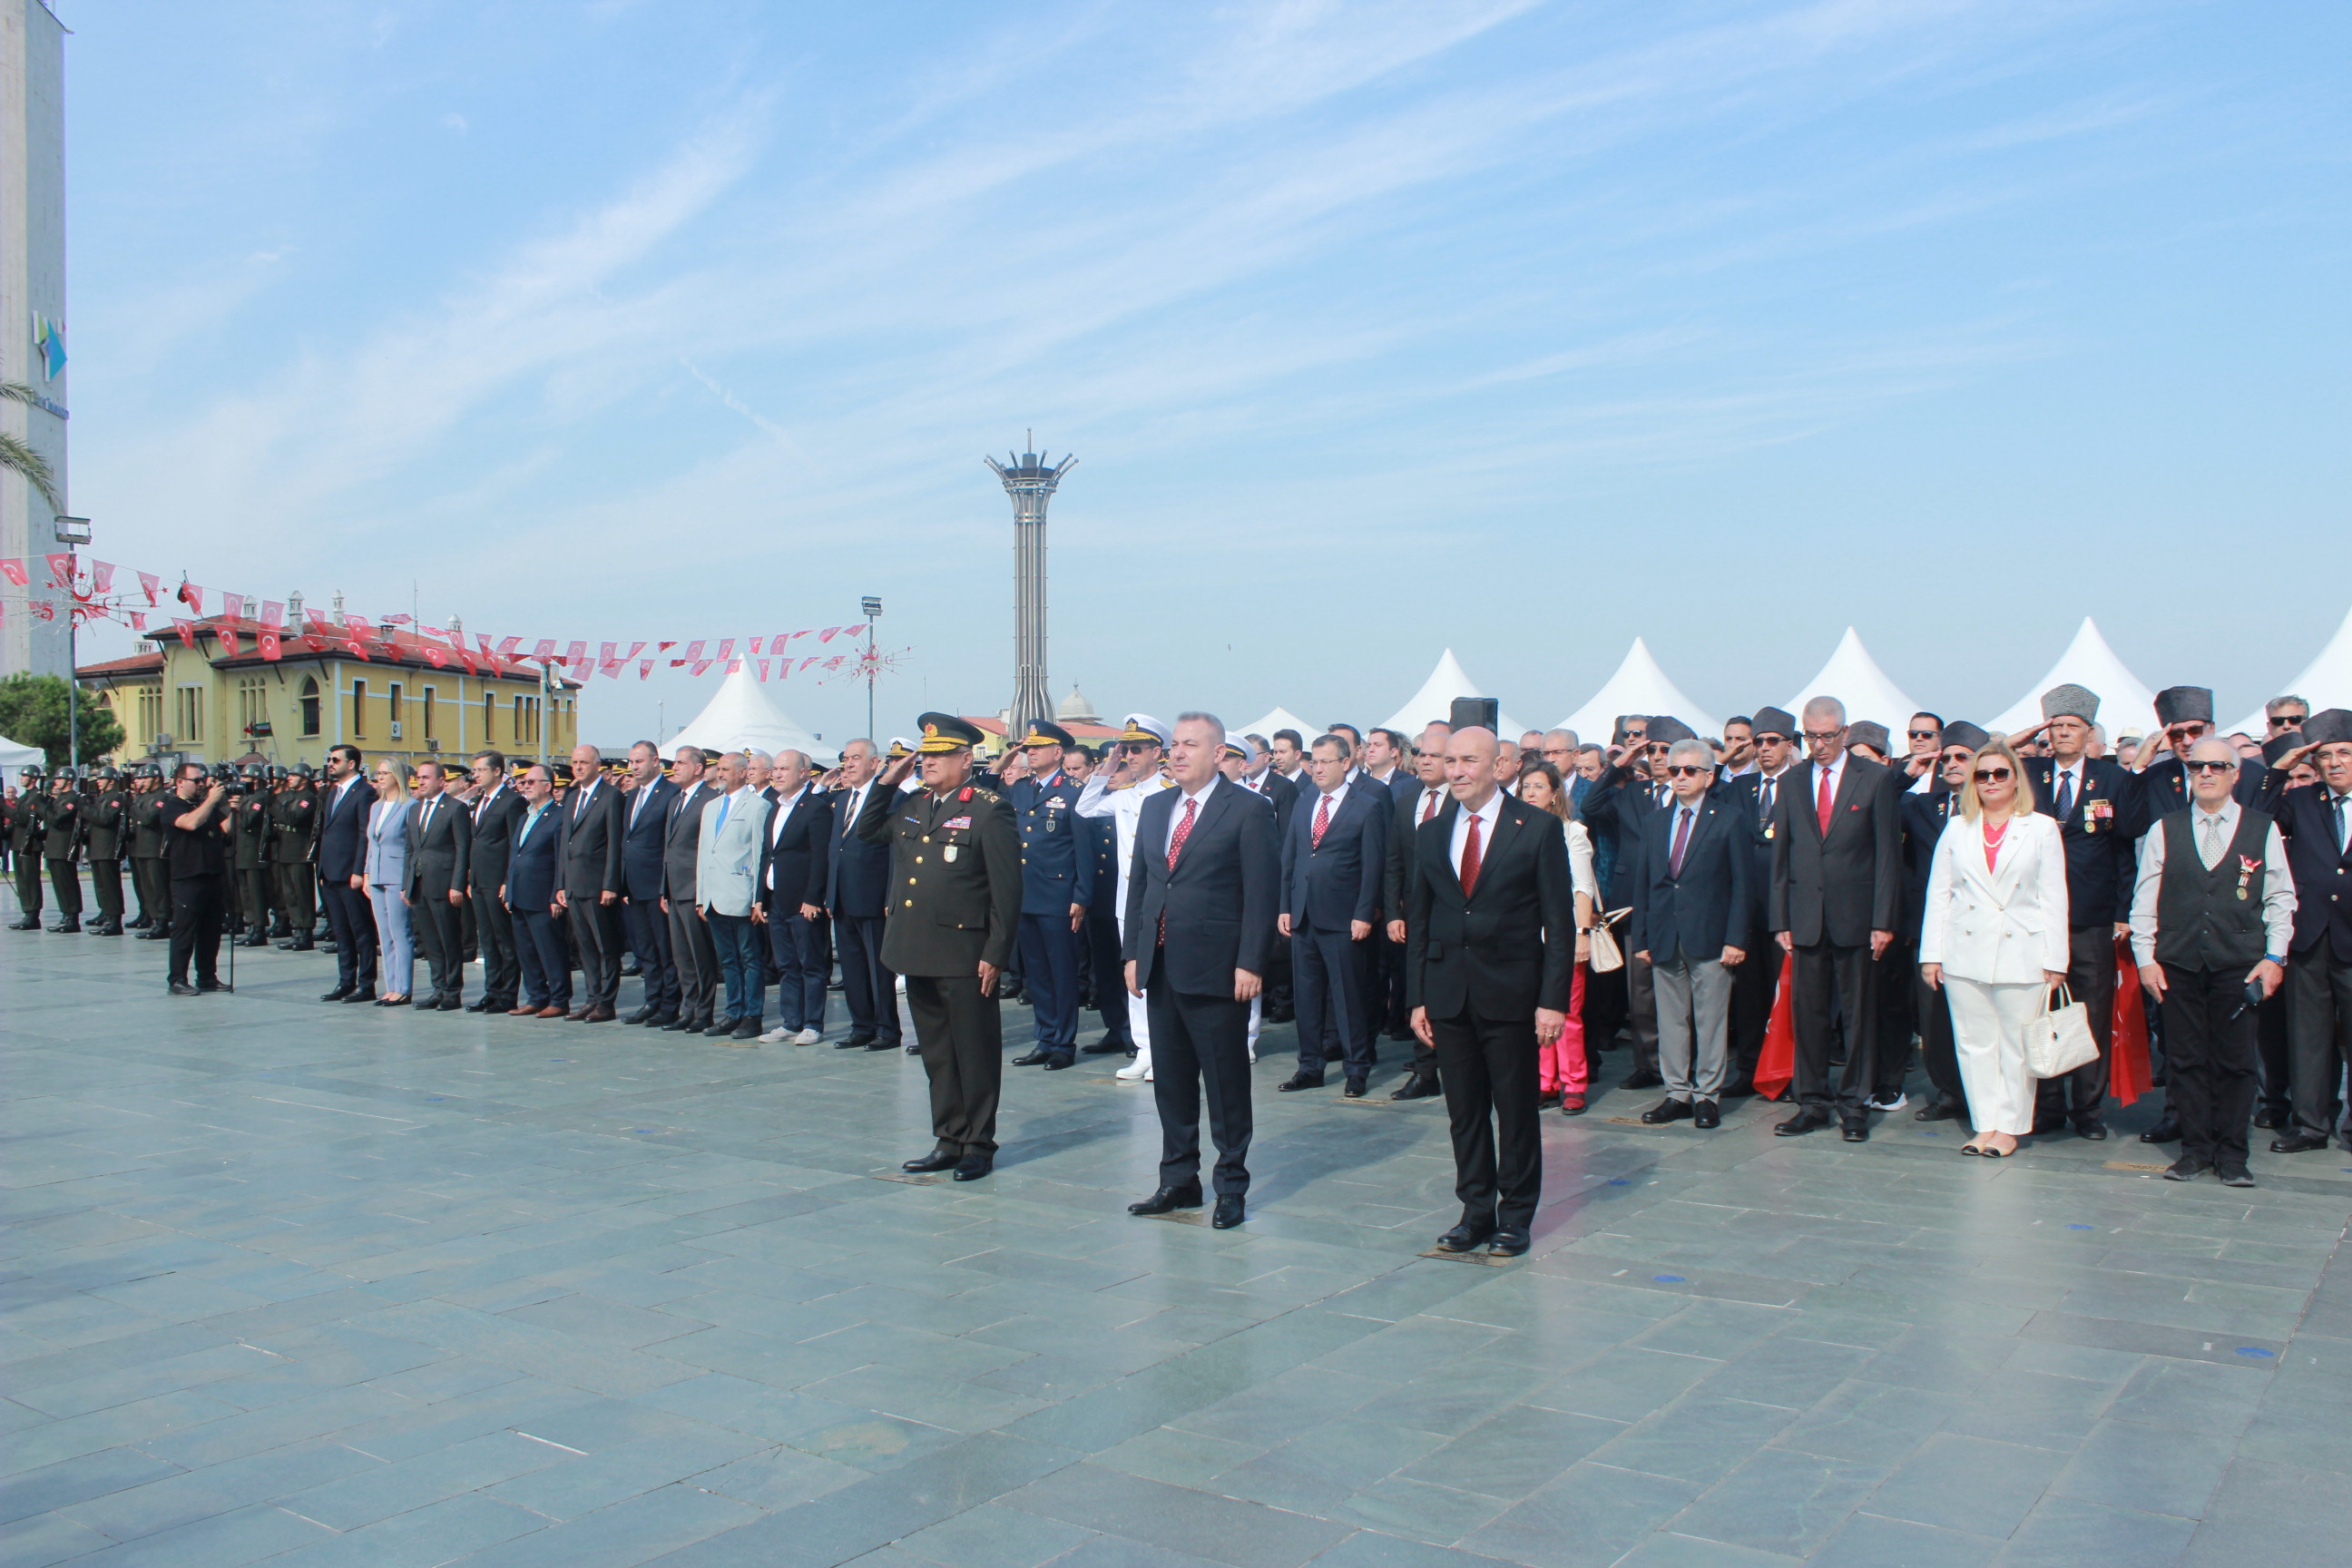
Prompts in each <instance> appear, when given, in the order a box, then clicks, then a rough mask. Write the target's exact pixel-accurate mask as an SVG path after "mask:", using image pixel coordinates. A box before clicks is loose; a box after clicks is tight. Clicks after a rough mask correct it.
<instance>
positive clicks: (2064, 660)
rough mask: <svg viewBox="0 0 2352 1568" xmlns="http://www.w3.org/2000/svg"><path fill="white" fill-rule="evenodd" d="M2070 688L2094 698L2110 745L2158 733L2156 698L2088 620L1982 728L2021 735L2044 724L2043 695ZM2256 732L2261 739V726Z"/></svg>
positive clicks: (1949, 715) (2086, 619)
mask: <svg viewBox="0 0 2352 1568" xmlns="http://www.w3.org/2000/svg"><path fill="white" fill-rule="evenodd" d="M2069 682H2072V683H2073V684H2074V685H2076V686H2080V687H2082V688H2084V689H2086V690H2089V691H2092V692H2095V693H2096V694H2097V696H2098V699H2099V722H2100V723H2102V724H2104V725H2105V726H2106V729H2107V735H2108V737H2109V738H2110V739H2113V738H2114V737H2115V736H2117V735H2120V734H2122V733H2124V731H2126V730H2132V731H2138V732H2139V733H2140V734H2143V735H2145V734H2147V733H2148V732H2149V731H2151V730H2153V729H2155V728H2156V693H2155V692H2153V691H2150V690H2149V689H2147V687H2145V686H2143V685H2141V684H2140V679H2139V677H2137V676H2136V675H2134V674H2133V673H2132V672H2131V671H2130V670H2128V669H2126V668H2124V661H2123V660H2122V659H2120V658H2116V650H2115V649H2113V648H2111V647H2108V646H2107V639H2106V638H2105V637H2101V636H2100V635H2099V627H2098V623H2097V622H2095V621H2094V620H2092V619H2091V617H2090V616H2084V617H2083V624H2082V626H2080V627H2079V628H2077V629H2076V631H2075V633H2074V641H2073V642H2070V643H2068V644H2067V645H2066V651H2065V652H2064V653H2062V654H2060V655H2059V656H2058V662H2057V663H2055V664H2053V665H2052V666H2051V667H2050V673H2049V674H2047V675H2045V676H2043V677H2042V679H2040V680H2037V681H2035V682H2034V683H2033V687H2032V689H2031V690H2029V691H2027V692H2026V694H2025V695H2024V696H2022V697H2021V698H2019V699H2018V700H2017V701H2016V703H2015V704H2014V705H2012V706H2011V708H2010V709H2009V710H2008V711H2006V712H2004V713H2002V714H2001V715H2000V717H1999V718H1997V719H1991V720H1988V721H1986V723H1985V728H1986V729H1988V730H1990V731H1992V732H1993V733H1994V734H1996V735H2014V734H2016V733H2017V732H2018V731H2020V730H2025V729H2031V728H2032V726H2034V725H2036V724H2039V723H2041V722H2042V693H2043V692H2045V691H2047V690H2049V689H2051V688H2052V687H2053V686H2064V685H2066V684H2068V683H2069ZM1946 717H1948V718H1957V717H1958V715H1957V714H1948V715H1946ZM2254 732H2255V733H2256V734H2258V735H2259V734H2260V733H2262V728H2261V726H2260V725H2259V724H2258V725H2256V726H2255V730H2254Z"/></svg>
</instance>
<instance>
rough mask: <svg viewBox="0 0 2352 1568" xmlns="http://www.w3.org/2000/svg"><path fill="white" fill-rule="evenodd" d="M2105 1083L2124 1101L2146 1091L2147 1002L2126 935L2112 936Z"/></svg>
mask: <svg viewBox="0 0 2352 1568" xmlns="http://www.w3.org/2000/svg"><path fill="white" fill-rule="evenodd" d="M2108 1037H2109V1038H2110V1039H2111V1040H2112V1041H2113V1047H2112V1057H2111V1060H2110V1063H2109V1066H2108V1070H2107V1087H2108V1090H2109V1092H2111V1093H2112V1094H2114V1096H2115V1097H2116V1099H2117V1100H2120V1101H2122V1102H2123V1103H2124V1104H2126V1105H2129V1104H2130V1103H2131V1102H2132V1101H2133V1100H2137V1099H2138V1098H2139V1097H2140V1096H2141V1095H2143V1094H2146V1093H2147V1091H2148V1087H2149V1086H2148V1070H2147V999H2146V998H2145V997H2143V996H2142V995H2141V994H2140V989H2139V971H2138V970H2137V969H2136V968H2134V967H2133V966H2132V961H2131V948H2130V945H2129V942H2128V939H2126V938H2124V937H2117V938H2116V1007H2115V1017H2114V1024H2113V1026H2112V1027H2111V1028H2110V1029H2109V1031H2108Z"/></svg>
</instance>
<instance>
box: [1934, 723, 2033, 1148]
mask: <svg viewBox="0 0 2352 1568" xmlns="http://www.w3.org/2000/svg"><path fill="white" fill-rule="evenodd" d="M2024 780H2025V768H2024V765H2023V764H2022V763H2020V762H2019V761H2018V759H2017V753H2016V752H2014V751H2012V750H2011V749H2010V745H2009V742H2006V741H2000V740H1995V741H1992V742H1988V743H1987V744H1986V746H1985V747H1984V749H1983V750H1982V751H1979V752H1978V753H1977V756H1976V761H1975V763H1972V764H1971V767H1970V773H1969V782H1968V784H1967V786H1966V787H1965V788H1964V789H1963V790H1962V791H1961V792H1960V815H1958V816H1955V817H1953V818H1951V820H1950V821H1949V822H1948V824H1947V825H1946V826H1945V828H1944V835H1943V837H1941V838H1938V839H1937V841H1936V857H1935V859H1934V860H1933V861H1932V862H1930V863H1929V866H1928V870H1927V919H1926V921H1925V922H1924V923H1923V925H1922V927H1921V929H1920V932H1919V971H1920V973H1921V975H1922V976H1923V977H1924V978H1925V979H1926V980H1927V984H1929V985H1931V986H1942V985H1946V984H1948V986H1949V995H1950V998H1951V1005H1952V1045H1953V1050H1954V1054H1955V1055H1957V1056H1958V1058H1959V1066H1960V1081H1961V1083H1962V1084H1963V1085H1964V1086H1965V1087H1966V1089H1967V1090H1968V1098H1969V1119H1970V1121H1973V1122H1974V1123H1975V1126H1976V1136H1975V1137H1973V1138H1971V1139H1970V1140H1969V1142H1967V1143H1966V1144H1964V1145H1962V1146H1961V1149H1960V1152H1961V1153H1963V1154H1986V1155H1990V1156H1992V1157H1994V1158H1996V1159H1998V1158H2001V1157H2003V1156H2006V1155H2009V1154H2013V1153H2015V1152H2017V1141H2018V1139H2020V1138H2021V1137H2023V1136H2024V1135H2025V1134H2027V1133H2029V1132H2031V1131H2033V1094H2034V1080H2033V1078H2032V1074H2030V1073H2028V1072H2027V1071H2026V1068H2025V1028H2026V1026H2027V1025H2029V1024H2031V1023H2032V1022H2033V1020H2034V1019H2035V1018H2037V1017H2039V1016H2041V1013H2042V1005H2043V998H2044V997H2045V996H2046V995H2047V994H2048V988H2049V987H2051V986H2053V985H2057V984H2063V982H2064V980H2065V978H2066V964H2067V942H2066V930H2067V927H2066V847H2065V844H2064V843H2063V840H2061V838H2060V837H2059V835H2058V823H2057V820H2056V819H2055V818H2053V817H2048V816H2041V815H2039V814H2038V813H2036V812H2035V811H2034V809H2033V805H2032V800H2031V798H2029V797H2027V796H2026V795H2025V794H2024Z"/></svg>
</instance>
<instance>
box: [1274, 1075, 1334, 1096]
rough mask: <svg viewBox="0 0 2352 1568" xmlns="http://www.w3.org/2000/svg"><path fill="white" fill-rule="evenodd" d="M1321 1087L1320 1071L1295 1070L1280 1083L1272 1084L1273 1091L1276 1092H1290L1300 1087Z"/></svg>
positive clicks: (1321, 1076) (1321, 1077)
mask: <svg viewBox="0 0 2352 1568" xmlns="http://www.w3.org/2000/svg"><path fill="white" fill-rule="evenodd" d="M1322 1087H1323V1075H1322V1074H1321V1073H1319V1072H1318V1073H1303V1072H1295V1073H1292V1074H1291V1075H1290V1076H1289V1077H1288V1078H1286V1079H1283V1080H1282V1081H1281V1082H1280V1083H1278V1084H1276V1085H1275V1086H1274V1091H1275V1092H1276V1094H1290V1093H1293V1092H1295V1091H1297V1090H1298V1089H1321V1088H1322Z"/></svg>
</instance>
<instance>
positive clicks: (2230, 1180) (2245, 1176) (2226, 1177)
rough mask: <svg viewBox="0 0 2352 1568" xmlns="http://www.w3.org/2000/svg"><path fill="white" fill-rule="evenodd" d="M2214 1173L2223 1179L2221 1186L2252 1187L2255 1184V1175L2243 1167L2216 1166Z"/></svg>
mask: <svg viewBox="0 0 2352 1568" xmlns="http://www.w3.org/2000/svg"><path fill="white" fill-rule="evenodd" d="M2213 1173H2214V1174H2215V1175H2217V1176H2219V1177H2221V1184H2222V1185H2223V1186H2225V1187H2251V1186H2252V1185H2253V1184H2254V1173H2252V1171H2249V1170H2247V1169H2246V1168H2245V1167H2244V1166H2243V1165H2216V1166H2214V1167H2213Z"/></svg>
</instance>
